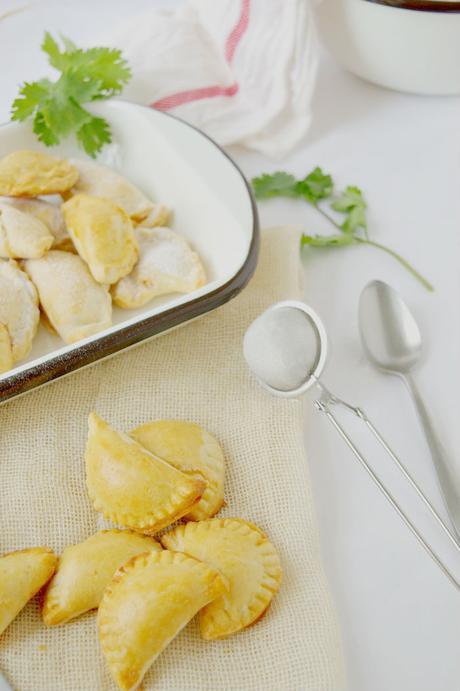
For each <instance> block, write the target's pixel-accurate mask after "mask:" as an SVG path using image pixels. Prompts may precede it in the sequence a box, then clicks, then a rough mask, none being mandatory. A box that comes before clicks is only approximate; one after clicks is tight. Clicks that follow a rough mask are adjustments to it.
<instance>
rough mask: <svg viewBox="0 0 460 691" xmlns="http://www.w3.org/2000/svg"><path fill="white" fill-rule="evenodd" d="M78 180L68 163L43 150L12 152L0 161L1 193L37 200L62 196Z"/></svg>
mask: <svg viewBox="0 0 460 691" xmlns="http://www.w3.org/2000/svg"><path fill="white" fill-rule="evenodd" d="M77 180H78V171H77V169H76V168H74V166H73V165H71V164H70V163H69V162H68V161H64V160H63V159H60V158H56V157H55V156H50V154H45V153H43V152H42V151H27V150H24V151H13V153H11V154H8V156H5V157H4V158H2V159H1V160H0V194H2V195H7V196H10V197H36V196H37V195H39V194H61V193H63V192H66V191H67V190H70V188H71V187H72V186H73V185H75V183H76V182H77Z"/></svg>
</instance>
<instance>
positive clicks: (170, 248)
mask: <svg viewBox="0 0 460 691" xmlns="http://www.w3.org/2000/svg"><path fill="white" fill-rule="evenodd" d="M136 237H137V240H138V243H139V261H138V263H137V264H136V266H135V267H134V270H133V271H132V273H131V274H130V275H129V276H126V277H125V278H122V279H121V281H119V282H118V283H117V284H116V285H115V286H113V288H112V296H113V301H114V303H115V304H116V305H118V307H124V308H125V309H131V308H134V307H141V306H142V305H145V303H146V302H148V301H149V300H151V299H152V298H154V297H157V296H159V295H167V294H168V293H190V292H191V291H192V290H195V289H196V288H199V287H200V286H202V285H204V284H205V283H206V275H205V271H204V268H203V265H202V263H201V261H200V258H199V256H198V255H197V253H196V252H194V251H193V250H192V249H191V248H190V246H189V245H188V243H187V241H186V240H185V239H184V238H183V237H182V236H181V235H178V234H177V233H175V232H174V231H172V230H171V229H170V228H142V227H140V226H139V227H138V228H137V229H136Z"/></svg>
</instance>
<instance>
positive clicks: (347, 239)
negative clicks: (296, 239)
mask: <svg viewBox="0 0 460 691" xmlns="http://www.w3.org/2000/svg"><path fill="white" fill-rule="evenodd" d="M354 242H355V240H354V238H353V237H352V236H351V235H344V234H341V235H305V234H304V235H302V238H301V241H300V244H301V246H302V247H304V246H305V245H310V246H311V247H343V246H344V245H352V244H353V243H354Z"/></svg>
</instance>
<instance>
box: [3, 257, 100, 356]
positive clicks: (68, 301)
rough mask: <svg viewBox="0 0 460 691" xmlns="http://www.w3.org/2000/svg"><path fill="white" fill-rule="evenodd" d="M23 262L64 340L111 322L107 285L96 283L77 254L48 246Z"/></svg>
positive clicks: (96, 329)
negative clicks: (41, 253)
mask: <svg viewBox="0 0 460 691" xmlns="http://www.w3.org/2000/svg"><path fill="white" fill-rule="evenodd" d="M24 266H25V269H26V271H27V273H28V275H29V276H30V278H31V279H32V281H33V282H34V284H35V286H36V287H37V290H38V295H39V297H40V303H41V306H42V308H43V310H44V311H45V313H46V316H47V317H48V319H49V321H50V323H51V325H52V327H53V328H54V329H56V331H57V333H58V334H59V335H60V337H61V338H62V339H63V341H65V342H66V343H74V342H75V341H79V340H80V339H81V338H86V337H87V336H91V335H92V334H94V333H97V332H98V331H102V330H103V329H107V328H108V327H109V326H110V325H111V323H112V303H111V300H110V294H109V292H108V289H107V287H106V286H103V285H100V283H96V281H95V280H94V278H93V277H92V276H91V274H90V272H89V270H88V267H87V266H86V264H85V263H84V262H83V261H82V260H81V259H80V257H79V256H77V255H76V254H71V253H70V252H62V251H61V250H51V251H50V252H48V254H46V255H45V256H44V257H41V259H27V260H26V261H25V262H24ZM0 321H2V318H1V315H0Z"/></svg>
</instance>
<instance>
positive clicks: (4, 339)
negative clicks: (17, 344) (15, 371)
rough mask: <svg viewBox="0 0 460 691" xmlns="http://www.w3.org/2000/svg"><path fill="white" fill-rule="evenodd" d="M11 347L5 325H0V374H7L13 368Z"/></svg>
mask: <svg viewBox="0 0 460 691" xmlns="http://www.w3.org/2000/svg"><path fill="white" fill-rule="evenodd" d="M13 363H14V360H13V346H12V343H11V338H10V332H9V331H8V329H7V327H6V326H5V324H2V323H0V374H3V373H4V372H8V370H9V369H11V368H12V367H13Z"/></svg>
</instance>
